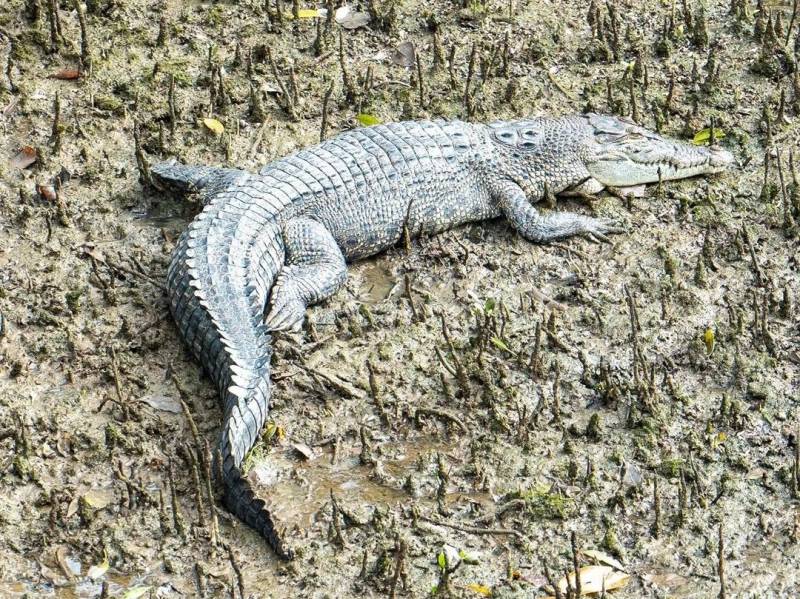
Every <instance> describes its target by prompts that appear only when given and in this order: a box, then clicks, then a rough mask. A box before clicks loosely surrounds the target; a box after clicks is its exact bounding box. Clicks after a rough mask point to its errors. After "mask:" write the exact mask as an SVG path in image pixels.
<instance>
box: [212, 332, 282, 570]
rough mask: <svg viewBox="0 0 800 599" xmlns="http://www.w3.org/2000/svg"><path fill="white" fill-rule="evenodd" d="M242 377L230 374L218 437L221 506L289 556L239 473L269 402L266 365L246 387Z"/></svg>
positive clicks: (280, 551)
mask: <svg viewBox="0 0 800 599" xmlns="http://www.w3.org/2000/svg"><path fill="white" fill-rule="evenodd" d="M267 339H268V337H267ZM242 378H243V376H242V374H234V384H233V385H231V386H230V387H229V389H228V393H227V401H226V402H225V403H226V406H225V419H224V421H223V425H222V434H221V438H220V459H221V461H222V482H223V485H224V487H225V496H224V497H225V505H226V507H227V508H228V510H230V511H231V513H233V514H235V515H236V516H237V517H238V518H239V519H240V520H242V521H244V522H246V523H247V524H249V525H250V526H251V527H253V528H254V529H255V530H256V531H258V533H259V534H261V535H262V536H263V537H264V538H265V539H266V540H267V542H269V544H270V545H271V546H272V548H273V549H274V550H275V553H277V554H278V556H279V557H281V558H283V559H292V557H293V553H292V551H291V550H290V549H288V548H287V547H286V546H285V544H284V542H283V540H282V538H281V534H280V533H279V532H278V530H277V529H276V526H275V523H274V522H273V520H272V516H271V514H270V512H269V510H268V509H267V507H266V504H265V502H264V501H263V500H262V499H259V498H258V497H257V496H256V494H255V492H254V491H253V489H252V488H251V486H250V483H249V481H248V480H247V479H246V478H245V477H244V476H243V475H242V462H243V461H244V458H245V456H246V455H247V452H248V451H250V449H251V448H252V446H253V445H254V444H255V443H256V441H257V439H258V434H259V432H260V431H261V427H262V426H263V424H264V420H265V418H266V412H265V411H264V410H262V407H264V406H267V405H269V386H270V385H269V366H268V364H265V365H264V366H263V367H262V368H261V372H260V373H259V375H258V376H257V377H254V378H252V379H251V381H252V382H251V383H250V384H249V385H248V386H247V387H244V386H240V385H241V382H242V380H241V379H242ZM237 379H238V380H237ZM236 383H239V385H237V384H236Z"/></svg>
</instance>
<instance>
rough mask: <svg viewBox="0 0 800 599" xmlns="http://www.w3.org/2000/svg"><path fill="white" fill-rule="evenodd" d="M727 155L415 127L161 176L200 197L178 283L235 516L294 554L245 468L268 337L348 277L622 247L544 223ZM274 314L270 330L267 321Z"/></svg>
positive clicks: (527, 127) (653, 142)
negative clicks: (209, 384) (492, 252)
mask: <svg viewBox="0 0 800 599" xmlns="http://www.w3.org/2000/svg"><path fill="white" fill-rule="evenodd" d="M731 161H732V157H731V156H730V154H728V153H727V152H726V151H724V150H720V149H716V148H714V149H706V148H696V147H693V146H689V145H686V144H681V143H678V142H673V141H670V140H667V139H665V138H662V137H660V136H658V135H656V134H654V133H651V132H649V131H647V130H645V129H642V128H640V127H637V126H636V125H634V124H633V123H632V122H630V121H627V120H625V119H617V118H614V117H604V116H598V115H586V116H572V117H561V118H538V119H533V120H522V121H513V122H497V123H491V124H489V125H483V124H470V123H463V122H459V121H447V122H446V121H437V122H427V121H423V122H402V123H395V124H391V125H385V126H383V125H380V126H376V127H369V128H361V129H355V130H352V131H348V132H346V133H343V134H341V135H339V136H338V137H335V138H333V139H331V140H328V141H325V142H323V143H321V144H319V145H317V146H314V147H312V148H309V149H306V150H303V151H301V152H298V153H295V154H292V155H290V156H287V157H286V158H283V159H281V160H278V161H276V162H273V163H272V164H270V165H268V166H266V167H264V168H263V169H262V170H261V171H260V172H259V173H258V174H255V175H254V174H250V173H247V172H244V171H239V170H234V169H215V168H211V167H189V166H183V165H179V164H176V163H171V162H167V163H161V164H158V165H156V166H154V167H153V174H154V176H155V180H156V181H157V183H160V184H161V185H163V186H167V187H172V188H176V189H178V190H180V191H183V192H191V191H198V192H200V193H201V194H202V198H203V202H204V205H205V207H204V209H203V211H202V212H201V214H199V215H198V216H197V218H195V220H194V221H193V222H192V223H191V224H190V225H189V228H188V229H187V230H186V231H185V232H184V234H183V235H182V236H181V238H180V240H179V242H178V245H177V247H176V248H175V252H174V254H173V257H172V262H171V265H170V268H169V274H168V279H167V287H168V293H169V298H170V307H171V311H172V314H173V316H174V318H175V321H176V323H177V325H178V328H179V330H180V332H181V335H182V337H183V338H184V340H185V341H186V343H187V345H188V346H189V347H190V348H191V349H192V351H193V353H194V354H195V356H196V357H197V358H198V360H199V361H200V363H201V364H202V365H203V367H204V369H205V371H206V372H207V373H208V375H209V376H210V377H211V379H212V380H213V381H214V383H215V384H216V385H217V388H218V389H219V393H220V396H221V398H222V402H223V405H224V411H225V416H224V421H223V426H222V434H221V438H220V447H219V451H220V460H221V465H222V476H223V484H224V486H225V502H226V504H227V506H228V508H229V509H230V510H231V512H233V513H234V514H236V515H237V516H238V517H239V518H241V519H242V520H244V521H245V522H247V523H248V524H249V525H250V526H252V527H253V528H255V529H256V530H258V531H259V532H260V533H261V534H262V535H263V536H264V537H265V538H266V539H267V540H268V541H269V543H270V544H271V545H272V546H273V547H274V549H275V550H276V552H277V553H278V555H280V556H281V557H284V558H291V557H292V552H291V550H290V549H289V548H288V547H286V545H285V544H284V541H283V538H282V535H281V534H280V533H279V532H278V531H277V530H276V529H275V526H274V524H273V521H272V518H271V517H270V514H269V512H268V511H267V510H266V508H265V504H264V502H263V501H262V500H260V499H258V498H256V497H255V495H254V493H253V491H252V489H251V488H250V486H249V485H248V483H247V481H246V480H245V479H244V478H243V477H242V473H241V468H242V463H243V461H244V458H245V456H246V455H247V452H248V451H250V449H251V448H252V447H253V445H254V444H255V442H256V440H257V438H258V435H259V432H260V431H261V428H262V426H263V424H264V421H265V419H266V416H267V410H268V406H269V394H270V382H269V361H270V356H271V349H270V344H269V342H270V336H269V331H270V330H297V329H299V328H300V326H301V325H302V322H303V319H304V316H305V310H306V307H307V306H309V305H311V304H314V303H317V302H320V301H322V300H324V299H325V298H327V297H330V296H331V295H332V294H333V293H335V292H336V290H337V289H339V287H341V285H342V284H343V283H344V281H345V279H346V276H347V275H346V268H345V263H346V261H349V260H355V259H357V258H362V257H365V256H369V255H372V254H375V253H377V252H380V251H382V250H384V249H386V248H389V247H391V246H393V245H395V244H396V243H397V241H398V240H399V239H400V237H401V235H402V232H403V228H404V226H406V225H407V226H408V229H409V231H410V232H411V234H412V235H413V236H418V235H422V234H432V233H437V232H440V231H443V230H445V229H449V228H452V227H455V226H458V225H460V224H462V223H465V222H469V221H477V220H483V219H487V218H494V217H497V216H501V215H502V216H505V218H507V219H508V220H509V221H510V223H511V224H512V225H513V226H514V228H516V229H517V230H518V231H519V232H520V233H521V234H522V235H523V236H524V237H525V238H527V239H529V240H531V241H535V242H548V241H551V240H553V239H559V238H563V237H569V236H572V235H583V236H586V237H589V238H592V239H605V237H606V235H607V234H610V233H618V232H620V231H621V229H620V227H619V226H618V225H617V223H615V222H614V221H612V220H608V219H597V218H591V217H588V216H583V215H579V214H572V213H568V212H553V213H551V214H548V215H546V216H541V215H539V213H538V212H537V210H536V209H535V208H534V207H533V205H532V203H535V202H536V201H538V200H539V199H541V198H542V197H543V196H544V195H545V193H546V190H547V189H548V188H549V190H551V191H552V192H554V193H564V194H570V193H572V194H575V193H596V192H598V191H600V190H601V189H602V188H603V187H605V186H611V185H613V186H626V185H637V184H641V183H650V182H655V181H658V180H659V174H660V175H661V178H662V179H663V180H669V179H678V178H683V177H689V176H694V175H699V174H706V173H714V172H719V171H721V170H724V168H725V167H726V166H727V165H728V164H729V163H730V162H731ZM268 302H269V310H268V312H267V317H266V319H264V311H265V308H266V307H267V304H268Z"/></svg>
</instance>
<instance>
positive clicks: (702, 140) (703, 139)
mask: <svg viewBox="0 0 800 599" xmlns="http://www.w3.org/2000/svg"><path fill="white" fill-rule="evenodd" d="M723 137H725V132H724V131H722V130H721V129H717V128H716V127H715V128H714V139H722V138H723ZM710 141H711V128H710V127H709V128H706V129H701V130H700V131H698V132H697V133H695V134H694V139H692V143H693V144H694V145H696V146H702V145H705V144H707V143H709V142H710Z"/></svg>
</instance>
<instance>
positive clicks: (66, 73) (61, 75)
mask: <svg viewBox="0 0 800 599" xmlns="http://www.w3.org/2000/svg"><path fill="white" fill-rule="evenodd" d="M80 76H81V72H80V71H79V70H78V69H61V70H60V71H56V72H55V73H53V79H64V80H72V79H78V78H79V77H80Z"/></svg>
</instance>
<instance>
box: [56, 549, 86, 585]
mask: <svg viewBox="0 0 800 599" xmlns="http://www.w3.org/2000/svg"><path fill="white" fill-rule="evenodd" d="M56 561H57V562H58V565H59V567H60V568H61V571H62V572H63V573H64V576H66V577H67V578H68V579H69V580H75V575H76V574H80V573H81V566H80V563H77V564H76V561H75V560H74V559H71V558H70V556H69V554H68V553H67V548H66V547H65V546H64V545H60V546H59V547H58V548H57V549H56ZM76 568H77V571H76Z"/></svg>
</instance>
